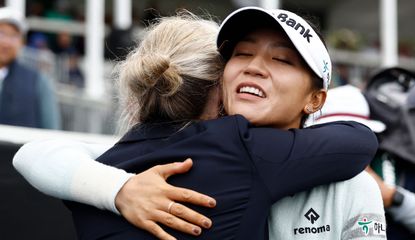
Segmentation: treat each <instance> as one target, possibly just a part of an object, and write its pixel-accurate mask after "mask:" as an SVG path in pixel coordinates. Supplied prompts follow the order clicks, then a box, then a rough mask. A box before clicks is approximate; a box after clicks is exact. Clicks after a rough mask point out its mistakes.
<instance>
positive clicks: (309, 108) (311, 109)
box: [305, 105, 313, 114]
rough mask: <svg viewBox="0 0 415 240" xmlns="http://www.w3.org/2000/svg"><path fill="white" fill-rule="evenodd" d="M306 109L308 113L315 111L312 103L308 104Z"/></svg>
mask: <svg viewBox="0 0 415 240" xmlns="http://www.w3.org/2000/svg"><path fill="white" fill-rule="evenodd" d="M305 110H306V112H307V114H311V113H313V107H311V106H310V105H307V107H305Z"/></svg>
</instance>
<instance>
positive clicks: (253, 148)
mask: <svg viewBox="0 0 415 240" xmlns="http://www.w3.org/2000/svg"><path fill="white" fill-rule="evenodd" d="M376 149H377V140H376V137H375V135H374V134H373V133H372V132H371V131H370V130H369V129H368V128H366V127H364V126H363V125H360V124H358V123H352V122H339V123H333V124H328V125H320V126H315V127H312V128H309V129H301V130H298V129H297V130H289V131H286V130H276V129H270V128H254V127H253V126H251V125H250V124H249V122H248V121H247V120H246V119H245V118H244V117H242V116H239V115H237V116H229V117H225V118H221V119H218V120H211V121H204V122H199V123H193V124H191V125H190V126H188V127H186V128H184V129H179V130H178V127H177V126H175V125H174V124H144V125H141V126H139V127H137V128H135V129H133V130H131V131H130V132H129V133H127V134H126V135H125V136H124V137H123V138H122V139H121V140H120V141H119V143H117V144H116V145H115V146H114V147H113V148H111V149H110V150H108V151H107V152H106V153H104V154H103V155H102V156H101V157H100V158H99V159H98V160H99V161H101V162H103V163H106V164H109V165H112V166H116V167H118V168H122V169H125V170H127V171H128V172H132V173H137V172H142V171H144V170H147V169H148V168H150V167H152V166H154V165H157V164H164V163H169V162H174V161H183V160H184V159H186V158H188V157H191V158H192V159H193V161H194V165H193V168H192V169H191V171H190V172H189V173H186V174H183V175H178V176H173V177H171V178H170V179H169V182H170V183H172V184H173V185H175V186H181V187H186V188H190V189H194V190H196V191H199V192H202V193H205V194H207V195H210V196H212V197H214V198H215V199H216V200H217V206H216V207H215V208H214V209H204V208H201V207H200V208H199V207H194V206H191V207H192V208H194V209H196V210H197V211H200V212H201V213H202V214H204V215H206V216H207V217H209V218H211V219H212V220H213V227H212V228H211V229H210V230H204V231H203V233H202V235H201V236H200V237H198V238H194V237H192V236H190V235H185V234H182V233H178V232H175V231H173V230H170V229H168V232H170V233H172V234H173V235H174V236H176V237H177V238H178V239H210V240H212V239H213V240H216V239H217V240H224V239H249V240H253V239H255V240H259V239H268V227H267V216H268V214H269V210H270V207H271V205H272V204H273V203H274V202H276V201H277V200H279V199H281V198H282V197H284V196H287V195H290V194H294V193H296V192H299V191H303V190H306V189H310V188H312V187H314V186H317V185H320V184H326V183H329V182H332V181H339V180H344V179H348V178H351V177H353V176H354V175H356V174H357V173H359V172H360V171H362V170H363V169H364V168H365V166H366V165H367V164H368V163H369V162H370V160H371V159H372V158H373V156H374V154H375V152H376ZM69 206H70V208H71V209H72V211H73V217H74V220H75V225H76V228H77V231H78V235H79V237H80V239H98V238H102V239H140V240H143V239H156V238H155V237H153V236H152V235H150V234H148V233H147V232H144V231H142V230H140V229H137V228H136V227H134V226H133V225H130V224H129V223H128V222H127V221H126V220H124V219H123V218H122V217H119V216H116V215H115V214H112V213H110V212H106V211H101V210H98V209H95V208H93V207H89V206H85V205H82V204H77V203H69Z"/></svg>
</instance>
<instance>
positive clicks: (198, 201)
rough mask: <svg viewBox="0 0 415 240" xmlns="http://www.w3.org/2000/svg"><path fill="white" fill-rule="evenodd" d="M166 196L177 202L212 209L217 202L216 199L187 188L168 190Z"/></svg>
mask: <svg viewBox="0 0 415 240" xmlns="http://www.w3.org/2000/svg"><path fill="white" fill-rule="evenodd" d="M166 194H167V196H168V197H169V198H170V199H171V200H173V201H175V202H187V203H191V204H194V205H199V206H203V207H210V208H213V207H215V206H216V200H215V199H214V198H211V197H209V196H207V195H204V194H201V193H198V192H196V191H193V190H189V189H186V188H179V187H172V188H169V189H168V190H167V192H166Z"/></svg>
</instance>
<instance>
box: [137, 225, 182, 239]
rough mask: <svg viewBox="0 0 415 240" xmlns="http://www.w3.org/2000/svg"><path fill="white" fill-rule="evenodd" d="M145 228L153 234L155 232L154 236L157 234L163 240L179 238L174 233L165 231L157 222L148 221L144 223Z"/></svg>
mask: <svg viewBox="0 0 415 240" xmlns="http://www.w3.org/2000/svg"><path fill="white" fill-rule="evenodd" d="M144 229H145V230H147V231H149V232H150V233H151V234H153V235H154V236H156V237H157V238H158V239H161V240H177V239H176V238H175V237H173V236H172V235H170V234H168V233H167V232H165V231H164V230H163V228H161V227H160V226H159V225H157V224H156V223H155V222H152V221H148V222H147V223H146V224H145V225H144Z"/></svg>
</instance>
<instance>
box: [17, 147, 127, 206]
mask: <svg viewBox="0 0 415 240" xmlns="http://www.w3.org/2000/svg"><path fill="white" fill-rule="evenodd" d="M109 147H110V146H107V145H101V144H100V145H99V144H90V143H84V142H78V141H73V140H64V139H61V140H57V139H54V140H38V141H33V142H30V143H26V144H25V145H23V146H22V147H21V148H20V149H19V151H18V152H17V153H16V154H15V156H14V158H13V166H14V167H15V168H16V170H17V171H18V172H19V173H20V174H21V175H22V176H23V177H24V178H25V179H26V180H27V181H28V182H29V183H30V184H31V185H32V186H33V187H35V188H37V189H38V190H39V191H41V192H43V193H45V194H47V195H50V196H52V197H56V198H60V199H63V200H71V201H76V202H80V203H84V204H88V205H92V206H95V207H97V208H100V209H106V210H110V211H113V212H115V213H117V214H119V212H118V210H117V208H116V207H115V202H114V200H115V196H116V195H117V193H118V191H119V190H120V189H121V187H122V186H123V185H124V183H125V182H127V180H128V179H129V178H130V177H131V176H132V174H129V173H126V172H125V171H124V170H121V169H117V168H114V167H110V166H107V165H104V164H102V163H99V162H97V161H95V158H97V157H98V156H99V155H101V154H102V153H103V152H105V151H106V150H107V149H108V148H109Z"/></svg>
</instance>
